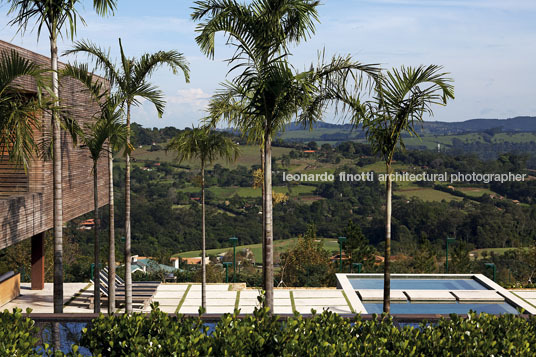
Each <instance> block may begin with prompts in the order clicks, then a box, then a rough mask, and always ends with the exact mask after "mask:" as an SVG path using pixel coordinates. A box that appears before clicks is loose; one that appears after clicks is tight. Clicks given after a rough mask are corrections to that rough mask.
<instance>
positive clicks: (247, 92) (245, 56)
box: [192, 0, 364, 311]
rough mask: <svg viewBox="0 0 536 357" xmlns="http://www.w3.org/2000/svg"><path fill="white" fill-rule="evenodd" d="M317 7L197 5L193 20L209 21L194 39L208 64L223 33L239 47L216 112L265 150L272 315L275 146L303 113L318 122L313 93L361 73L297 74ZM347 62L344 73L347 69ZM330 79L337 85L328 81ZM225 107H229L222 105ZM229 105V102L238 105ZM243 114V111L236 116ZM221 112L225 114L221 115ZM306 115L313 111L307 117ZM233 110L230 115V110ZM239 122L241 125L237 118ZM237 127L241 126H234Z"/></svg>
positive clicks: (211, 1)
mask: <svg viewBox="0 0 536 357" xmlns="http://www.w3.org/2000/svg"><path fill="white" fill-rule="evenodd" d="M318 5H319V1H316V0H254V1H252V2H251V3H249V4H243V3H240V2H238V1H236V0H202V1H196V2H195V7H194V8H193V13H192V19H193V20H194V21H203V22H201V23H200V24H199V25H198V26H197V29H196V31H197V32H198V33H199V35H198V36H197V37H196V42H197V43H198V45H199V46H200V48H201V50H202V51H203V52H204V53H205V54H206V55H207V56H208V57H210V58H213V57H214V51H215V44H214V42H215V41H214V40H215V35H216V33H219V32H221V33H224V34H225V35H226V36H227V43H228V44H231V45H232V46H234V47H235V53H234V55H233V57H231V58H230V59H229V60H228V62H229V64H230V65H232V67H231V70H230V71H229V72H233V71H238V70H242V72H241V73H240V74H238V75H237V76H236V77H235V78H234V80H233V81H232V82H227V83H226V84H225V85H224V86H225V89H224V90H223V91H222V92H221V93H219V94H218V95H217V99H216V102H217V103H218V104H216V105H214V106H213V107H214V108H217V109H216V111H217V112H219V113H216V114H214V113H212V114H211V115H212V116H216V117H217V116H220V115H221V117H223V118H224V119H231V121H235V124H236V125H237V127H238V128H239V129H240V130H241V131H242V133H243V134H244V135H248V136H250V137H252V136H253V137H254V140H255V141H257V142H260V143H262V144H263V145H264V168H263V169H264V192H265V197H264V199H263V202H264V205H263V206H264V207H263V214H264V217H263V222H264V223H263V230H264V232H263V235H264V237H265V238H264V246H263V250H264V252H263V254H264V256H265V258H264V260H265V262H264V263H265V264H264V267H263V269H264V274H263V275H264V280H265V286H264V289H265V292H266V300H265V304H266V306H268V307H269V308H270V309H271V310H272V311H273V219H272V150H271V145H272V138H273V136H274V135H276V134H277V132H279V131H281V130H282V129H283V128H284V126H285V124H286V123H288V122H289V121H290V120H291V118H293V117H294V116H295V115H296V113H297V112H298V111H299V110H300V109H302V110H303V112H302V119H303V121H304V122H305V121H309V123H311V122H312V121H315V120H319V119H320V117H321V113H322V111H323V109H324V106H325V102H326V100H328V99H329V98H328V97H327V96H323V95H320V96H314V94H315V93H316V92H318V91H317V87H316V85H315V82H316V84H319V83H320V82H322V80H321V78H324V82H323V84H326V83H328V82H331V81H334V80H335V79H337V80H342V79H345V78H346V77H345V75H348V74H349V72H350V71H351V70H352V69H358V70H359V69H363V68H364V66H362V65H358V66H356V65H355V64H354V63H351V61H349V59H348V58H347V59H346V60H345V61H335V62H338V64H339V65H341V66H339V67H338V68H335V67H336V66H332V67H331V68H332V70H330V71H326V72H324V73H323V75H320V73H319V72H317V71H309V72H305V73H296V72H295V71H294V70H293V69H292V68H291V67H290V66H289V65H288V63H287V59H288V56H289V55H290V52H289V50H288V46H289V45H290V44H297V43H299V42H301V41H304V40H307V39H308V37H309V36H311V35H312V34H314V32H315V22H317V21H318V12H317V6H318ZM343 62H344V63H345V66H343ZM328 77H331V79H330V80H329V81H328V79H327V78H328ZM221 99H223V101H222V100H221ZM233 99H234V102H233V103H230V104H225V100H233ZM235 104H236V106H237V107H241V108H242V109H239V110H238V111H236V110H234V109H235ZM218 107H219V108H218ZM305 108H307V109H305ZM229 109H231V110H229ZM229 113H234V114H240V115H239V116H240V119H239V120H238V119H237V118H236V116H235V115H229ZM235 119H237V120H235Z"/></svg>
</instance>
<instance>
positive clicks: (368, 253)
mask: <svg viewBox="0 0 536 357" xmlns="http://www.w3.org/2000/svg"><path fill="white" fill-rule="evenodd" d="M345 237H346V239H347V240H346V242H345V243H344V250H345V251H347V252H350V258H351V262H352V263H361V264H363V266H364V267H365V268H371V267H372V265H373V264H374V262H375V259H376V257H375V254H374V253H375V249H374V248H373V247H372V246H371V245H370V243H369V241H368V239H367V238H366V237H365V235H364V234H363V232H362V231H361V228H360V227H359V225H357V224H356V223H354V222H353V221H351V220H350V221H348V226H347V227H346V231H345Z"/></svg>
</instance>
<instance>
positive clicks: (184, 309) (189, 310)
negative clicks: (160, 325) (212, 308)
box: [179, 305, 199, 315]
mask: <svg viewBox="0 0 536 357" xmlns="http://www.w3.org/2000/svg"><path fill="white" fill-rule="evenodd" d="M198 312H199V306H184V305H182V306H181V309H180V310H179V313H180V314H195V315H197V313H198Z"/></svg>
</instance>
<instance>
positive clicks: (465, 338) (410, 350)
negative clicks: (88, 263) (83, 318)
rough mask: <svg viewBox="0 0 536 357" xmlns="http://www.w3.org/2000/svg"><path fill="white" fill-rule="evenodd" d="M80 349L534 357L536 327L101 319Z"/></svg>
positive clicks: (319, 319)
mask: <svg viewBox="0 0 536 357" xmlns="http://www.w3.org/2000/svg"><path fill="white" fill-rule="evenodd" d="M82 343H83V344H84V345H85V346H86V347H88V348H89V349H90V350H91V351H93V352H94V353H95V354H102V355H103V356H124V355H129V356H306V355H314V356H340V355H355V356H440V355H464V356H514V355H515V356H534V355H536V319H535V318H530V319H529V320H525V319H523V318H521V317H519V316H515V315H502V316H494V315H486V314H480V315H477V314H471V315H470V316H469V318H465V319H464V318H460V317H459V316H457V315H452V316H451V318H450V319H443V320H441V321H439V322H438V323H437V324H434V325H426V324H422V325H420V326H419V327H418V328H415V327H411V326H406V327H404V328H399V327H397V326H396V325H395V324H394V323H393V321H392V319H391V318H389V317H387V316H376V317H375V318H374V319H373V320H366V321H365V320H362V319H361V317H359V316H356V317H355V318H354V319H352V320H349V319H344V318H342V317H340V316H339V315H337V314H335V313H331V312H322V313H321V314H315V315H314V316H313V317H312V318H303V317H302V316H300V315H295V316H294V317H292V318H290V319H288V320H286V321H280V320H279V319H278V317H277V316H273V315H270V314H268V313H267V310H264V309H257V310H255V312H254V314H253V315H251V316H248V317H246V318H243V319H239V318H238V317H237V315H236V314H226V315H224V316H223V317H222V318H221V320H220V321H219V322H218V323H217V324H216V326H215V328H214V329H213V331H212V332H211V334H209V333H208V327H206V326H204V325H203V323H202V321H201V319H199V318H198V317H183V316H177V317H170V316H169V315H167V314H165V313H163V312H161V311H159V310H158V309H157V308H156V309H153V311H152V312H151V314H150V315H149V316H148V317H146V316H144V315H141V314H134V315H132V316H126V315H121V316H112V317H104V316H101V317H100V318H98V319H97V320H95V321H94V323H93V324H92V326H91V327H89V328H88V329H87V330H84V332H83V338H82Z"/></svg>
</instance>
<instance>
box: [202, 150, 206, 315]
mask: <svg viewBox="0 0 536 357" xmlns="http://www.w3.org/2000/svg"><path fill="white" fill-rule="evenodd" d="M201 212H202V213H201V216H202V218H201V226H202V227H201V231H202V237H201V275H202V278H201V306H202V307H203V310H205V309H206V308H207V291H206V290H207V267H206V265H205V255H206V246H205V234H206V232H205V162H204V161H203V160H201Z"/></svg>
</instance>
